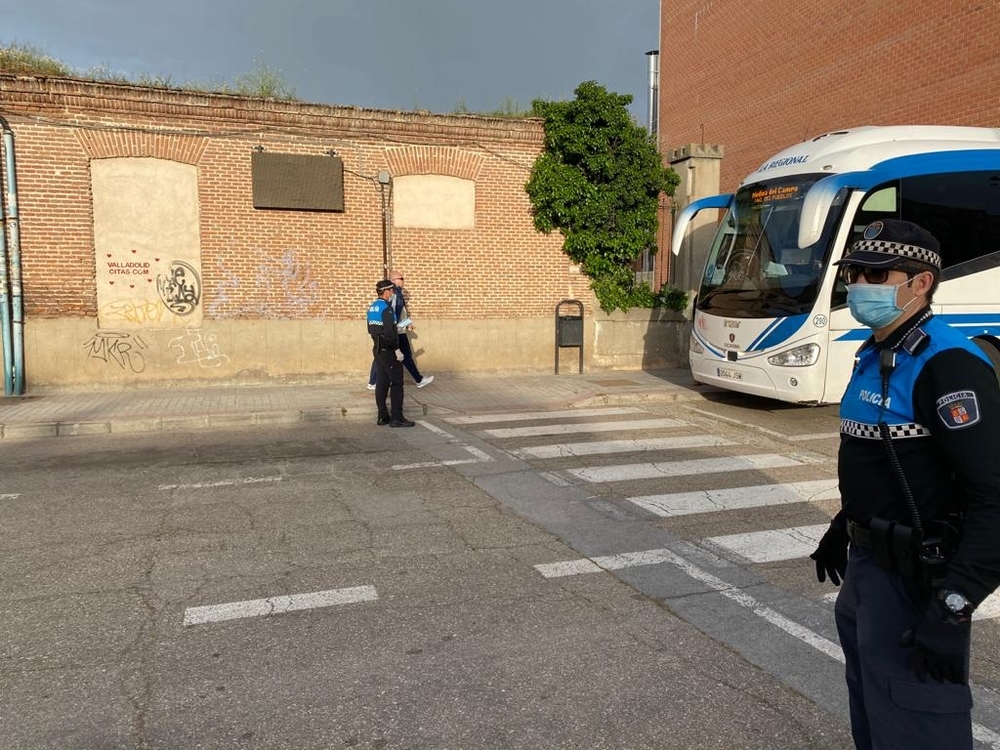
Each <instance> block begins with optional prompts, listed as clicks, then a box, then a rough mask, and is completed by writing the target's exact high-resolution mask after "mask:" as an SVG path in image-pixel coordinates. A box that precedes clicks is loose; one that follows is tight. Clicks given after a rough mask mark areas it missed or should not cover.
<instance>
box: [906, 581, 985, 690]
mask: <svg viewBox="0 0 1000 750" xmlns="http://www.w3.org/2000/svg"><path fill="white" fill-rule="evenodd" d="M971 636H972V620H971V618H969V617H956V616H955V615H954V614H952V613H951V612H949V611H948V610H947V609H945V607H944V605H943V604H942V603H941V600H940V598H939V597H938V596H933V597H931V603H930V605H929V606H928V607H927V609H926V610H925V611H924V616H923V617H922V618H921V619H920V620H918V621H917V622H916V623H915V624H914V626H913V627H912V628H910V629H909V630H907V631H906V632H905V633H903V637H902V638H901V639H900V642H899V645H900V646H904V647H912V648H913V654H912V656H911V657H910V658H911V661H912V664H913V671H914V672H916V673H917V677H918V678H919V679H920V681H921V682H924V681H926V680H927V676H928V675H930V676H931V677H933V678H934V679H935V680H937V681H938V682H944V681H946V680H947V681H948V682H954V683H956V684H959V685H968V684H969V642H970V639H971Z"/></svg>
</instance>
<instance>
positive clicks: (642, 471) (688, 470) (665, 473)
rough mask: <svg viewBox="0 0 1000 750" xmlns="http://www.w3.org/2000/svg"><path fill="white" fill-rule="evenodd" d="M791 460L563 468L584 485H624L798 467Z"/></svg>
mask: <svg viewBox="0 0 1000 750" xmlns="http://www.w3.org/2000/svg"><path fill="white" fill-rule="evenodd" d="M800 465H801V464H800V463H799V462H798V461H796V460H795V459H794V458H789V457H788V456H780V455H778V454H776V453H759V454H756V455H752V456H731V457H726V456H723V457H721V458H696V459H692V460H690V461H659V462H656V463H644V464H623V465H619V466H584V467H583V468H580V469H565V470H564V471H565V472H566V473H567V474H571V475H573V476H575V477H579V478H580V479H582V480H584V481H585V482H625V481H628V480H631V479H656V478H659V477H682V476H688V475H690V474H718V473H720V472H727V471H747V470H750V469H777V468H781V467H783V466H800Z"/></svg>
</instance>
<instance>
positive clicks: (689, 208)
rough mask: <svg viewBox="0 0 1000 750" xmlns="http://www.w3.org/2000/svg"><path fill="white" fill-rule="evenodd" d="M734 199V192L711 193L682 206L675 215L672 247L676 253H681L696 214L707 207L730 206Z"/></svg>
mask: <svg viewBox="0 0 1000 750" xmlns="http://www.w3.org/2000/svg"><path fill="white" fill-rule="evenodd" d="M732 199H733V195H732V193H727V194H725V195H711V196H709V197H708V198H699V199H698V200H696V201H694V202H692V203H689V204H688V205H686V206H685V207H684V208H682V209H681V212H680V213H679V214H677V216H676V217H674V233H673V235H672V237H671V240H670V249H671V250H672V251H673V253H674V255H677V254H679V253H680V251H681V245H682V244H683V243H684V235H685V234H687V230H688V226H690V224H691V220H692V219H693V218H694V217H695V214H697V213H698V212H699V211H704V210H705V209H706V208H729V203H730V201H732Z"/></svg>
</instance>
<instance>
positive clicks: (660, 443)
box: [510, 435, 735, 458]
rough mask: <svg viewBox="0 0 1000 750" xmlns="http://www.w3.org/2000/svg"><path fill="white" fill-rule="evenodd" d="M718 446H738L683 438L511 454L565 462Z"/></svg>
mask: <svg viewBox="0 0 1000 750" xmlns="http://www.w3.org/2000/svg"><path fill="white" fill-rule="evenodd" d="M718 445H735V441H733V440H726V439H725V438H721V437H716V436H714V435H682V436H678V437H662V438H648V439H645V440H601V441H594V442H590V443H555V444H553V445H536V446H534V447H532V448H517V449H515V450H512V451H510V454H511V455H512V456H515V457H516V458H565V457H568V456H594V455H598V454H605V453H639V452H641V451H660V450H674V449H677V448H704V447H707V446H718Z"/></svg>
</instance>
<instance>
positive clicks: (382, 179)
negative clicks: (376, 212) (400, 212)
mask: <svg viewBox="0 0 1000 750" xmlns="http://www.w3.org/2000/svg"><path fill="white" fill-rule="evenodd" d="M378 189H379V194H380V196H381V198H382V278H384V279H387V278H389V265H390V262H391V260H392V244H391V242H390V240H389V199H390V196H391V195H392V175H391V174H389V172H387V171H385V170H383V171H381V172H379V173H378Z"/></svg>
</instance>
